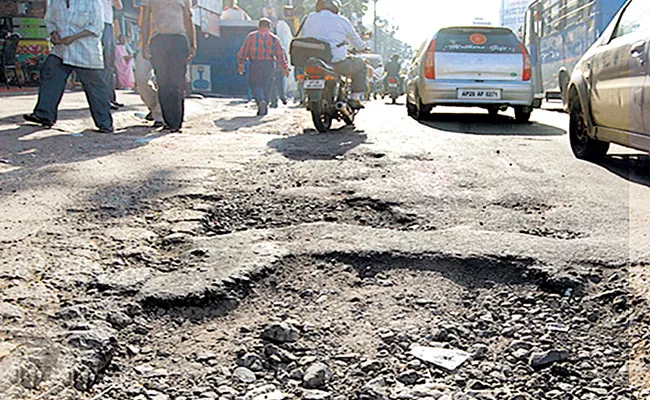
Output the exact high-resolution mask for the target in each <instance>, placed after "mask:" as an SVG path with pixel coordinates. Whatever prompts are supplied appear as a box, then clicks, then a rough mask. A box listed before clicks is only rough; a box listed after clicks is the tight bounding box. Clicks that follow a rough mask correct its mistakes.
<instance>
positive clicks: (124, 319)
mask: <svg viewBox="0 0 650 400" xmlns="http://www.w3.org/2000/svg"><path fill="white" fill-rule="evenodd" d="M106 321H107V322H108V323H109V324H111V325H112V326H113V328H115V329H124V328H126V327H127V326H129V325H131V324H132V323H133V318H131V317H129V316H128V315H126V314H125V313H123V312H122V311H110V312H109V313H108V314H107V315H106Z"/></svg>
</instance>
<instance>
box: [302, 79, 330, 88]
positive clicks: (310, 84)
mask: <svg viewBox="0 0 650 400" xmlns="http://www.w3.org/2000/svg"><path fill="white" fill-rule="evenodd" d="M305 89H325V80H323V79H310V80H306V81H305Z"/></svg>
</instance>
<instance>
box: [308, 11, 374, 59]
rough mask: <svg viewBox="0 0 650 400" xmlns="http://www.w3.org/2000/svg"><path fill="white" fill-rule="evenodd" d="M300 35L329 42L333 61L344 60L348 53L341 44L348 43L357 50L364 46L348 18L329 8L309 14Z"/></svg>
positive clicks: (345, 47)
mask: <svg viewBox="0 0 650 400" xmlns="http://www.w3.org/2000/svg"><path fill="white" fill-rule="evenodd" d="M300 36H302V37H309V38H314V39H318V40H322V41H323V42H326V43H329V45H330V47H331V48H332V62H334V63H336V62H340V61H343V60H345V59H346V57H347V55H348V49H347V46H341V44H347V43H350V44H352V45H353V46H354V48H355V49H357V50H363V49H364V48H365V47H366V43H365V42H364V41H363V40H362V39H361V37H359V34H358V33H357V32H356V31H355V30H354V27H353V26H352V23H351V22H350V20H348V19H347V18H345V17H344V16H342V15H338V14H334V13H333V12H331V11H330V10H323V11H320V12H317V13H311V14H309V16H308V17H307V20H306V21H305V25H304V26H303V28H302V33H301V34H300Z"/></svg>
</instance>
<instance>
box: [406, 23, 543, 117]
mask: <svg viewBox="0 0 650 400" xmlns="http://www.w3.org/2000/svg"><path fill="white" fill-rule="evenodd" d="M435 106H462V107H468V106H469V107H481V108H485V109H487V110H488V111H489V112H490V114H491V115H496V114H497V113H498V112H499V111H504V110H506V109H507V108H508V107H513V108H514V109H515V116H516V119H517V121H518V122H527V121H528V120H529V119H530V115H531V113H532V111H533V109H534V108H539V107H540V106H541V99H535V98H534V88H533V82H532V66H531V61H530V55H529V54H528V51H527V50H526V47H525V46H524V45H523V43H521V42H520V41H519V40H518V39H517V37H516V36H515V33H514V32H513V31H512V30H510V29H508V28H501V27H497V28H492V27H477V26H474V27H451V28H444V29H441V30H439V31H438V32H436V33H435V34H434V35H433V36H431V37H430V38H428V39H427V40H426V41H425V42H424V43H423V44H422V46H421V47H420V49H419V50H418V52H417V54H416V56H415V59H414V60H413V63H412V64H411V67H410V69H409V71H408V77H407V83H406V107H407V109H408V112H409V114H410V115H412V116H414V117H415V118H416V119H422V118H424V117H425V116H426V115H427V114H429V113H430V112H431V110H432V108H433V107H435Z"/></svg>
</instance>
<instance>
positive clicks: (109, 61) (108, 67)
mask: <svg viewBox="0 0 650 400" xmlns="http://www.w3.org/2000/svg"><path fill="white" fill-rule="evenodd" d="M99 1H100V2H101V4H102V18H103V21H104V32H103V34H102V47H103V49H104V80H105V81H106V85H107V86H108V91H109V94H110V100H111V108H113V109H117V108H118V107H120V106H122V105H123V104H120V103H118V102H117V97H116V96H115V86H117V85H116V84H115V80H116V78H115V34H114V33H113V19H114V15H113V7H115V9H116V10H121V9H122V0H99Z"/></svg>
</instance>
